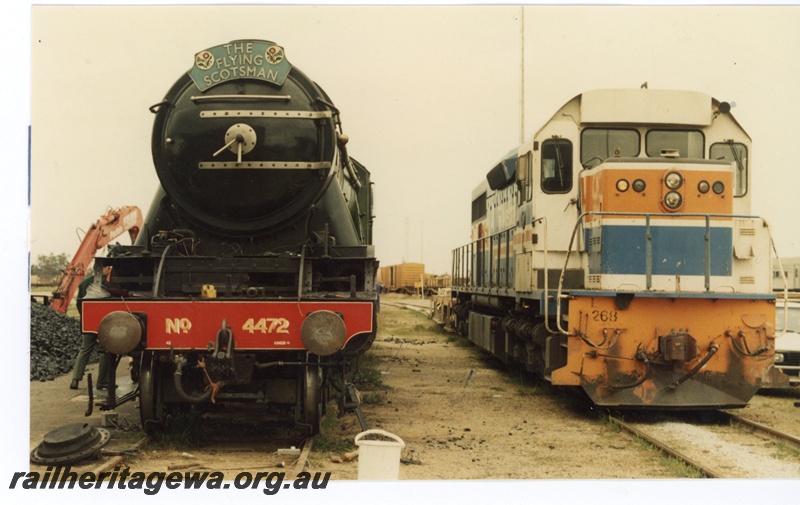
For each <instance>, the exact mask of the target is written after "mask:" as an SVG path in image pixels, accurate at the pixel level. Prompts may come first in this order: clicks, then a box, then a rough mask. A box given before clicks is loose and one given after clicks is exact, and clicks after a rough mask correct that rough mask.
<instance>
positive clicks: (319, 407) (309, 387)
mask: <svg viewBox="0 0 800 505" xmlns="http://www.w3.org/2000/svg"><path fill="white" fill-rule="evenodd" d="M301 376H302V377H301V378H300V380H301V381H302V393H303V395H302V404H301V408H302V414H301V419H302V423H303V424H304V425H307V426H308V430H309V435H316V434H317V433H319V432H320V430H321V429H322V417H323V415H324V398H325V394H324V393H323V391H322V386H323V383H324V381H323V376H322V367H319V366H314V365H309V366H306V367H305V368H304V369H303V371H302V372H301Z"/></svg>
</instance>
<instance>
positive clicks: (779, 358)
mask: <svg viewBox="0 0 800 505" xmlns="http://www.w3.org/2000/svg"><path fill="white" fill-rule="evenodd" d="M775 363H783V353H782V352H776V353H775Z"/></svg>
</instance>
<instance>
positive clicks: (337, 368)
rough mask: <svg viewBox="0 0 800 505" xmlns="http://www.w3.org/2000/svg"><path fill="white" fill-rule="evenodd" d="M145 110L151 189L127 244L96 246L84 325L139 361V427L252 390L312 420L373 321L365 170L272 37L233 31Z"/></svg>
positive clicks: (363, 345)
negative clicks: (107, 269)
mask: <svg viewBox="0 0 800 505" xmlns="http://www.w3.org/2000/svg"><path fill="white" fill-rule="evenodd" d="M150 111H151V112H152V113H154V114H155V123H154V127H153V133H152V155H153V162H154V165H155V169H156V173H157V175H158V178H159V180H160V182H161V188H160V189H159V191H158V192H157V193H156V195H155V198H154V200H153V203H152V205H151V207H150V210H149V212H148V214H147V217H146V219H145V223H144V226H143V230H142V233H140V235H139V238H138V240H137V242H136V244H135V245H133V246H127V247H126V246H116V247H115V248H112V249H111V250H110V251H109V255H108V257H107V258H97V259H96V264H97V265H98V268H101V267H103V266H111V267H113V268H112V274H111V278H110V279H109V280H108V282H107V285H106V286H104V287H103V288H104V289H105V292H104V294H103V297H96V298H94V299H87V300H86V301H85V302H84V309H83V318H82V325H83V329H84V331H88V332H97V333H98V336H99V338H100V341H101V343H102V344H103V345H104V347H105V348H106V349H107V350H109V351H110V352H113V353H115V354H128V353H129V354H131V355H134V356H135V357H136V358H137V360H138V361H139V362H140V363H141V365H140V366H141V371H140V373H139V375H140V384H139V388H140V410H141V413H142V414H141V415H142V422H143V425H144V426H145V428H147V429H148V430H153V429H157V428H159V427H161V426H163V421H164V420H165V418H166V416H167V414H168V412H169V411H171V410H174V408H177V407H180V406H182V405H183V406H186V405H191V404H204V405H205V404H211V403H219V402H232V401H256V402H263V403H265V404H269V405H273V406H275V407H281V406H283V407H285V408H287V409H290V410H292V411H293V413H294V417H295V420H297V421H298V422H299V423H300V424H302V425H304V426H306V427H308V428H309V430H310V431H312V432H313V431H316V430H317V429H318V426H319V422H320V418H321V415H322V412H323V410H324V405H323V403H324V399H326V398H327V397H328V395H327V390H328V386H329V380H330V377H332V376H334V375H337V374H338V375H340V376H341V379H342V381H341V383H342V384H345V385H346V384H348V382H349V379H348V373H350V372H352V371H353V366H354V360H355V358H356V357H357V356H358V355H359V354H361V353H363V352H364V351H365V350H366V349H368V348H369V347H370V345H371V343H372V341H373V339H374V338H375V331H376V313H377V310H376V304H377V292H376V287H375V273H376V269H377V261H376V259H375V252H374V248H373V246H372V245H371V237H372V192H371V191H372V188H371V180H370V173H369V171H367V169H366V168H365V167H364V166H363V165H361V164H360V163H359V162H358V161H356V160H355V159H352V158H350V157H349V155H348V153H347V149H346V147H345V144H346V143H347V136H346V135H344V133H343V132H342V129H341V122H340V120H339V111H338V109H337V108H336V107H335V106H334V105H333V104H332V101H331V99H330V98H329V97H328V96H327V95H326V94H325V92H324V91H323V90H322V89H321V88H320V87H319V86H318V85H317V84H316V83H314V82H313V81H312V80H311V79H309V78H308V77H307V76H306V75H305V74H303V73H302V72H300V71H299V70H298V69H297V68H296V67H294V66H293V65H291V63H290V62H289V60H288V59H287V57H286V54H285V52H284V50H283V48H282V47H280V46H279V45H277V44H275V43H273V42H270V41H265V40H237V41H233V42H231V43H228V44H222V45H219V46H215V47H211V48H208V49H205V50H203V51H200V52H198V53H197V54H196V55H195V57H194V61H193V64H192V66H191V68H190V70H189V71H188V72H187V73H185V74H184V75H182V76H181V77H180V78H179V79H178V80H177V82H175V84H174V85H173V86H172V88H171V89H170V90H169V91H168V92H167V94H166V96H165V97H164V99H163V100H161V101H160V102H158V103H157V104H155V105H153V106H151V107H150ZM345 403H346V402H344V400H343V402H342V404H343V406H344V404H345Z"/></svg>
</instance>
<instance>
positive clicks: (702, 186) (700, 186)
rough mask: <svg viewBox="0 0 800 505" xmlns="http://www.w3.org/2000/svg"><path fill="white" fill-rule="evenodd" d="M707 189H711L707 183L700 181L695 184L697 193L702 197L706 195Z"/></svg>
mask: <svg viewBox="0 0 800 505" xmlns="http://www.w3.org/2000/svg"><path fill="white" fill-rule="evenodd" d="M709 189H711V186H710V185H709V184H708V181H700V182H699V183H698V184H697V191H699V192H701V193H703V194H704V195H705V194H706V193H708V190H709Z"/></svg>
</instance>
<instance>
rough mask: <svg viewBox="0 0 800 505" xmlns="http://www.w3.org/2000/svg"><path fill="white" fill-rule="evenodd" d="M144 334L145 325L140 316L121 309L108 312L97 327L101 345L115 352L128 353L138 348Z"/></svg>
mask: <svg viewBox="0 0 800 505" xmlns="http://www.w3.org/2000/svg"><path fill="white" fill-rule="evenodd" d="M143 334H144V325H143V324H142V322H141V321H140V320H139V318H138V317H136V316H134V315H133V314H131V313H130V312H123V311H121V310H116V311H114V312H111V313H110V314H107V315H106V316H105V317H104V318H103V320H102V321H100V326H98V327H97V339H98V340H99V341H100V345H102V346H103V349H105V350H106V351H108V352H110V353H113V354H128V353H129V352H131V351H132V350H134V349H136V346H137V345H139V342H141V340H142V335H143Z"/></svg>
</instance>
